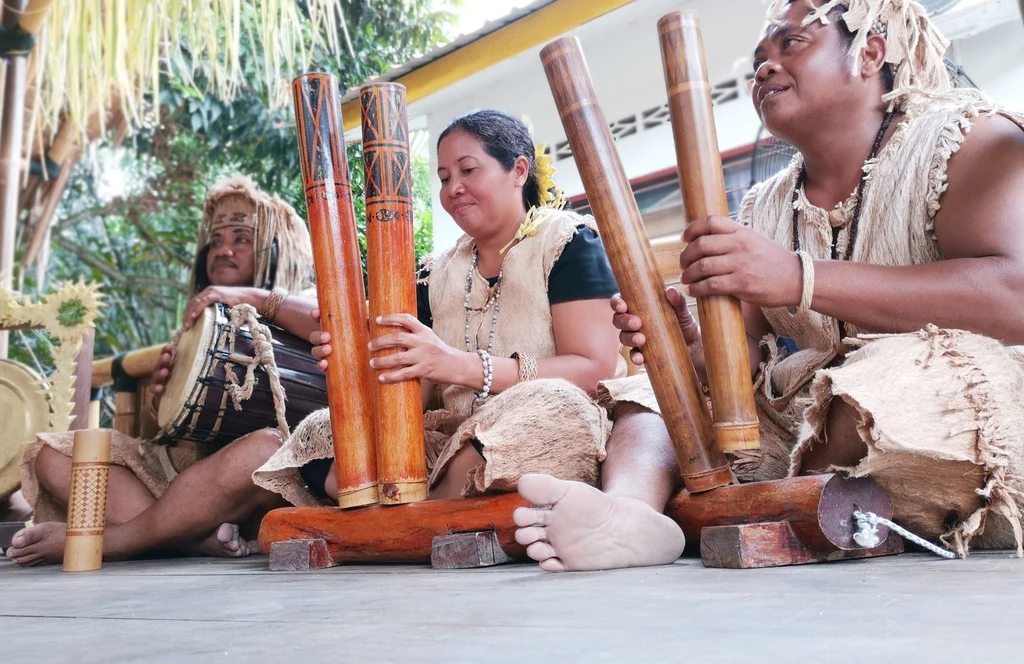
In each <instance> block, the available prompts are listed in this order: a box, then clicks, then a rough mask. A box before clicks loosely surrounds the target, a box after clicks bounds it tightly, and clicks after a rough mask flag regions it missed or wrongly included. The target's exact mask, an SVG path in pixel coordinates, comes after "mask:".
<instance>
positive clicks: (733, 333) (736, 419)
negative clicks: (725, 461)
mask: <svg viewBox="0 0 1024 664" xmlns="http://www.w3.org/2000/svg"><path fill="white" fill-rule="evenodd" d="M658 33H659V34H660V36H661V53H662V59H663V61H664V66H665V85H666V87H667V89H668V108H669V113H670V115H671V118H672V134H673V136H674V137H675V145H676V159H677V163H678V166H679V180H680V184H681V186H682V189H683V200H684V202H685V205H686V212H687V215H688V216H689V218H690V219H694V220H696V219H703V218H704V217H708V216H711V215H720V216H723V217H728V216H729V202H728V199H727V198H726V196H725V181H724V179H723V178H722V157H721V154H719V151H718V137H717V133H716V132H715V116H714V111H713V109H712V106H711V84H710V83H709V82H708V75H707V67H706V66H705V63H704V45H703V42H702V40H701V32H700V23H699V21H698V18H697V12H695V11H693V10H686V11H677V12H672V13H671V14H668V15H666V16H663V17H662V19H661V20H660V21H658ZM697 315H698V317H699V318H700V326H701V331H702V333H703V334H702V338H703V341H704V358H705V361H706V363H707V364H706V367H707V374H708V388H709V389H710V390H711V406H712V411H713V412H714V429H715V442H716V443H717V444H718V447H719V449H721V450H724V451H733V450H746V449H757V448H759V447H761V435H760V432H759V429H758V421H757V407H756V406H755V405H754V388H753V381H752V380H751V377H750V363H749V360H748V358H747V336H746V329H745V328H744V325H743V310H742V308H741V306H740V301H739V300H737V299H736V298H734V297H729V296H723V295H717V296H712V297H703V298H699V299H698V300H697Z"/></svg>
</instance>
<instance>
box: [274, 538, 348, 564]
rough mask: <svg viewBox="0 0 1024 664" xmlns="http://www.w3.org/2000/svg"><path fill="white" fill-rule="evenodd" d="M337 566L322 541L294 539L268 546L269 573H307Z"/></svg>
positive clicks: (325, 543)
mask: <svg viewBox="0 0 1024 664" xmlns="http://www.w3.org/2000/svg"><path fill="white" fill-rule="evenodd" d="M335 565H337V563H336V562H334V559H333V558H331V553H330V551H328V550H327V542H325V541H323V540H322V539H319V538H317V539H294V540H288V541H287V542H274V543H273V544H272V545H271V546H270V571H271V572H308V571H309V570H311V569H327V568H328V567H334V566H335Z"/></svg>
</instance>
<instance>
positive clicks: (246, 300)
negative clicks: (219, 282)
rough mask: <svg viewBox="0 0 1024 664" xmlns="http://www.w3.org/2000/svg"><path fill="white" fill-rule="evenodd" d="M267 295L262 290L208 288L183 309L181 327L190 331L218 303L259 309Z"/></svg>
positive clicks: (231, 287)
mask: <svg viewBox="0 0 1024 664" xmlns="http://www.w3.org/2000/svg"><path fill="white" fill-rule="evenodd" d="M267 295H269V293H268V292H267V291H265V290H263V289H262V288H250V287H246V286H210V287H208V288H204V289H203V290H202V292H200V293H199V294H197V295H196V296H195V297H193V298H192V299H191V300H189V303H188V306H186V307H185V316H184V317H183V320H182V327H183V328H184V329H185V331H188V330H191V329H192V326H194V325H195V324H196V321H198V320H199V317H200V316H202V315H203V312H204V311H205V310H206V308H207V307H209V306H212V305H214V304H217V303H220V304H223V305H225V306H227V307H236V306H238V305H239V304H251V305H252V306H254V307H257V308H259V306H261V305H262V304H263V301H264V300H265V299H266V297H267Z"/></svg>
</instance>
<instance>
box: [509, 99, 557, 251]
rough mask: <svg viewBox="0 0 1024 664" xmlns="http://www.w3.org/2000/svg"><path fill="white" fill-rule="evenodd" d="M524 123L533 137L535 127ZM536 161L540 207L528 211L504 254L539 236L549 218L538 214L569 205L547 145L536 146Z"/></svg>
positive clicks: (527, 121) (525, 121) (527, 122)
mask: <svg viewBox="0 0 1024 664" xmlns="http://www.w3.org/2000/svg"><path fill="white" fill-rule="evenodd" d="M523 123H524V124H525V125H526V127H527V129H529V130H530V135H531V136H532V135H533V126H532V125H531V124H530V121H529V120H527V119H525V118H524V119H523ZM534 160H535V161H536V163H537V172H536V178H537V186H538V188H539V189H540V205H534V206H533V207H531V208H530V209H529V211H527V213H526V219H525V220H524V221H523V223H522V224H520V226H519V230H518V231H516V234H515V237H513V238H512V240H511V241H510V242H509V243H508V244H506V245H505V246H504V247H502V248H501V253H503V254H504V253H505V252H506V251H508V249H509V247H511V246H512V245H513V244H515V243H516V242H518V241H519V240H523V239H526V238H528V237H533V236H534V235H536V234H537V229H538V228H540V225H541V224H542V223H544V220H545V219H546V218H547V215H546V214H538V213H539V212H540V211H541V210H564V209H565V206H566V205H568V203H569V201H568V199H566V197H565V192H564V191H562V188H561V187H559V186H558V185H557V184H556V183H555V178H554V174H555V167H554V160H553V159H552V158H551V156H550V155H548V154H547V146H546V144H544V143H540V144H536V145H535V147H534Z"/></svg>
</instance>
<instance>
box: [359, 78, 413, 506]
mask: <svg viewBox="0 0 1024 664" xmlns="http://www.w3.org/2000/svg"><path fill="white" fill-rule="evenodd" d="M360 102H361V107H362V116H363V166H364V173H365V177H366V184H365V188H364V189H365V194H366V271H367V274H368V275H369V287H370V335H371V336H372V337H373V338H377V337H382V336H385V335H387V334H393V333H395V332H399V331H402V329H403V328H397V327H385V326H383V325H378V324H377V317H378V316H382V315H385V314H409V315H410V316H414V317H415V316H416V240H415V237H414V233H413V214H412V172H411V168H410V162H409V121H408V117H407V112H406V104H405V86H403V85H399V84H397V83H374V84H371V85H367V86H365V87H363V89H362V90H361V91H360ZM395 352H397V351H396V350H394V349H389V350H386V351H378V352H377V353H376V357H383V356H385V355H392V354H394V353H395ZM386 371H393V369H389V370H383V371H378V372H377V375H378V377H379V376H380V375H381V374H383V373H385V372H386ZM377 408H378V413H379V416H378V418H377V485H378V488H379V498H380V502H381V504H384V505H395V504H400V503H409V502H415V501H418V500H426V498H427V457H426V453H425V451H424V443H423V402H422V398H421V396H420V382H419V381H418V380H407V381H403V382H401V383H390V384H385V383H381V382H380V381H379V380H378V381H377Z"/></svg>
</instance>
